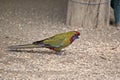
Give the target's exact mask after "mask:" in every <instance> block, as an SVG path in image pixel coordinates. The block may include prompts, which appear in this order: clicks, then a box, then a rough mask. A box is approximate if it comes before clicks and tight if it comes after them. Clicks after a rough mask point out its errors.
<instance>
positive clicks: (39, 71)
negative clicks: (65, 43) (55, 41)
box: [0, 0, 120, 80]
mask: <svg viewBox="0 0 120 80" xmlns="http://www.w3.org/2000/svg"><path fill="white" fill-rule="evenodd" d="M66 11H67V0H24V1H23V0H1V2H0V80H120V30H117V29H116V28H114V27H113V26H110V27H109V28H108V29H87V28H82V27H78V30H79V31H80V32H81V36H80V39H79V40H76V41H75V42H74V43H73V44H72V45H70V46H69V47H67V48H65V49H64V52H63V54H62V55H56V54H55V52H54V51H50V50H48V49H26V50H20V51H8V50H7V47H8V46H10V45H19V44H28V43H32V42H33V41H37V40H41V39H44V38H47V37H50V36H52V35H54V34H57V33H61V32H66V31H70V30H73V27H70V26H66V25H65V19H66Z"/></svg>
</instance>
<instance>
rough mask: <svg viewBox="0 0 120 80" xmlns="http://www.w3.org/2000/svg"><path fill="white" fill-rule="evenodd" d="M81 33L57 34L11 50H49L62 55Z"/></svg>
mask: <svg viewBox="0 0 120 80" xmlns="http://www.w3.org/2000/svg"><path fill="white" fill-rule="evenodd" d="M79 35H80V32H78V31H69V32H65V33H60V34H56V35H54V36H52V37H50V38H46V39H44V40H40V41H35V42H33V43H32V44H25V45H15V46H9V47H8V48H9V49H11V50H17V49H25V48H48V49H51V50H53V51H56V53H57V54H61V52H60V51H61V50H62V49H63V48H65V47H67V46H69V45H70V44H71V43H72V42H73V41H74V40H75V39H78V38H79Z"/></svg>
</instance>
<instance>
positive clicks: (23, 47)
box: [8, 44, 40, 50]
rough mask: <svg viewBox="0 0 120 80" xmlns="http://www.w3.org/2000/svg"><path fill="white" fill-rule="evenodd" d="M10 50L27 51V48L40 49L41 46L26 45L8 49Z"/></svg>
mask: <svg viewBox="0 0 120 80" xmlns="http://www.w3.org/2000/svg"><path fill="white" fill-rule="evenodd" d="M8 48H9V49H10V50H16V49H26V48H40V45H35V44H25V45H13V46H9V47H8Z"/></svg>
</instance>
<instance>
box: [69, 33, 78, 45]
mask: <svg viewBox="0 0 120 80" xmlns="http://www.w3.org/2000/svg"><path fill="white" fill-rule="evenodd" d="M79 36H80V32H78V31H74V34H73V36H72V38H71V40H70V42H71V43H72V42H73V41H74V40H75V39H78V38H79Z"/></svg>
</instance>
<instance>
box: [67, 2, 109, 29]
mask: <svg viewBox="0 0 120 80" xmlns="http://www.w3.org/2000/svg"><path fill="white" fill-rule="evenodd" d="M109 1H110V0H69V1H68V11H67V20H66V24H67V25H70V26H80V27H88V28H97V27H106V26H108V25H109V16H110V15H109V14H110V2H109Z"/></svg>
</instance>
